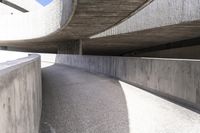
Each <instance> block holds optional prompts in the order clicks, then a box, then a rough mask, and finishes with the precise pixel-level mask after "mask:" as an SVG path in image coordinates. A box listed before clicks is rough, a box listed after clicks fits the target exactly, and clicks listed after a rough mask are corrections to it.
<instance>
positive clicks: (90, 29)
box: [39, 0, 150, 41]
mask: <svg viewBox="0 0 200 133" xmlns="http://www.w3.org/2000/svg"><path fill="white" fill-rule="evenodd" d="M74 1H76V0H74ZM149 1H150V0H77V3H75V5H76V9H75V12H74V15H73V16H72V18H71V20H70V21H69V22H68V23H67V24H66V25H65V26H64V27H63V28H62V29H61V30H60V31H58V32H57V33H56V34H52V36H47V38H43V39H41V40H39V41H64V40H69V39H83V38H88V37H90V36H92V35H95V34H97V33H100V32H103V31H105V30H106V29H108V28H111V27H112V26H114V25H116V24H118V23H119V22H121V21H122V20H124V19H126V18H127V17H129V16H130V15H131V14H132V13H134V12H135V11H137V10H138V9H139V8H140V7H142V6H143V5H144V4H145V3H148V2H149Z"/></svg>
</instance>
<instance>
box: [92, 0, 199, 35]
mask: <svg viewBox="0 0 200 133" xmlns="http://www.w3.org/2000/svg"><path fill="white" fill-rule="evenodd" d="M199 7H200V0H153V2H152V3H150V4H149V5H148V6H146V7H145V8H144V9H142V10H141V11H139V12H137V13H136V14H135V15H133V16H132V17H130V18H129V19H127V20H126V21H124V22H122V23H120V24H118V25H116V26H114V27H113V28H110V29H108V30H106V31H104V32H102V33H100V34H97V35H94V36H92V37H91V38H98V37H106V36H113V35H118V34H124V33H131V32H136V31H142V30H147V29H152V28H158V27H164V26H169V25H175V24H180V23H181V24H184V23H186V22H192V21H199V20H200V13H199V12H200V8H199Z"/></svg>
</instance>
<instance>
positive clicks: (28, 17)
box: [0, 0, 73, 41]
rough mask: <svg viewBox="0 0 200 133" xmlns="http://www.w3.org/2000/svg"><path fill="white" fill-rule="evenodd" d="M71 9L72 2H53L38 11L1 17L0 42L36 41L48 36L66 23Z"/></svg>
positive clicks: (57, 0)
mask: <svg viewBox="0 0 200 133" xmlns="http://www.w3.org/2000/svg"><path fill="white" fill-rule="evenodd" d="M72 7H73V2H72V0H53V1H52V2H51V3H50V4H49V5H47V6H45V7H43V9H40V10H36V11H31V12H28V13H21V14H19V13H17V14H15V13H13V14H10V15H2V16H1V21H0V29H1V30H0V41H16V40H27V39H36V38H41V37H45V36H47V35H50V34H51V33H54V32H56V31H58V30H59V29H60V28H61V27H62V26H63V25H64V24H65V23H66V22H67V21H68V19H69V18H70V16H71V14H72V10H73V8H72Z"/></svg>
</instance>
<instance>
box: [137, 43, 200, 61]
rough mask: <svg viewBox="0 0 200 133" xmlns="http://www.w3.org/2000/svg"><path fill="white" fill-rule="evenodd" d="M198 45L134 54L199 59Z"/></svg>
mask: <svg viewBox="0 0 200 133" xmlns="http://www.w3.org/2000/svg"><path fill="white" fill-rule="evenodd" d="M199 51H200V46H192V47H183V48H175V49H167V50H159V51H154V52H146V53H142V54H138V55H136V56H143V57H144V56H145V57H159V58H182V59H200V52H199Z"/></svg>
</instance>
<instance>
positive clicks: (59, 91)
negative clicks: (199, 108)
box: [40, 64, 200, 133]
mask: <svg viewBox="0 0 200 133" xmlns="http://www.w3.org/2000/svg"><path fill="white" fill-rule="evenodd" d="M42 76H43V78H42V79H43V112H42V121H41V130H40V133H147V132H148V133H188V132H189V133H199V132H200V115H199V114H197V113H195V112H192V111H190V110H188V109H185V108H183V107H181V106H178V105H176V104H174V103H171V102H169V101H166V100H164V99H162V98H159V97H157V96H155V95H152V94H150V93H147V92H145V91H143V90H141V89H138V88H136V87H134V86H131V85H128V84H126V83H124V82H121V81H118V80H115V79H111V78H108V77H105V76H103V75H94V74H91V73H88V72H86V71H83V70H78V69H74V68H71V67H67V66H64V65H58V64H56V65H54V66H50V67H47V68H45V69H43V72H42ZM144 126H145V127H144Z"/></svg>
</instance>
